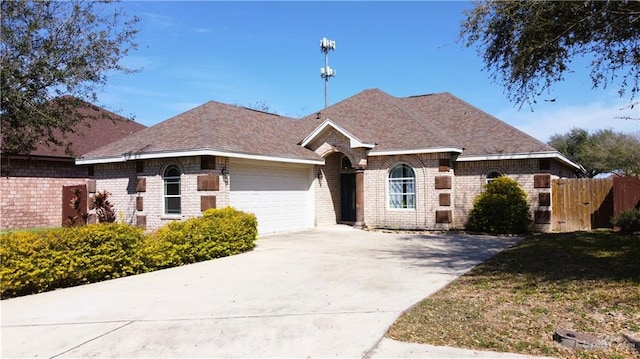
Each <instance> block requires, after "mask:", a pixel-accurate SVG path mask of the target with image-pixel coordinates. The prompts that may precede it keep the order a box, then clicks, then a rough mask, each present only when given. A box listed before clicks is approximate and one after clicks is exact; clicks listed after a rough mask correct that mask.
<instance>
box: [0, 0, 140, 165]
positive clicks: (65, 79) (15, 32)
mask: <svg viewBox="0 0 640 359" xmlns="http://www.w3.org/2000/svg"><path fill="white" fill-rule="evenodd" d="M0 10H1V20H0V21H1V31H0V36H1V40H2V41H1V43H0V60H1V63H2V74H1V76H0V77H1V80H0V83H1V88H0V91H1V99H2V102H1V108H0V117H1V125H2V153H8V154H28V153H30V152H31V151H33V150H34V148H35V147H36V146H37V144H38V143H39V142H40V143H45V144H48V145H57V146H61V145H65V146H66V148H67V152H69V148H70V147H69V145H70V144H69V143H68V141H66V138H65V136H64V135H65V134H67V133H70V132H73V131H74V126H75V125H77V124H78V123H82V122H83V121H84V119H83V117H82V116H81V115H80V114H79V113H77V112H76V111H74V110H75V108H77V107H78V106H82V105H86V102H95V101H96V100H97V95H96V91H97V90H98V89H99V88H100V87H101V86H103V85H104V84H105V83H106V79H107V75H108V74H110V73H112V72H114V71H118V72H125V73H128V72H131V71H132V70H130V69H128V68H126V67H125V66H123V65H122V64H121V63H120V62H119V61H120V59H122V58H123V57H124V56H126V55H127V53H128V52H130V51H131V50H134V49H135V48H136V44H135V43H134V42H133V40H134V37H135V35H136V33H137V30H136V29H135V25H136V24H137V22H138V19H137V18H136V17H133V18H128V17H127V16H126V14H125V13H124V11H123V9H121V8H116V7H114V4H112V3H111V2H110V1H106V2H105V1H101V2H94V1H82V0H72V1H24V0H20V1H1V2H0ZM63 95H64V96H63ZM53 99H55V101H52V100H53ZM65 141H66V142H65Z"/></svg>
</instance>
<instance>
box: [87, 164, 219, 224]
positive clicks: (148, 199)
mask: <svg viewBox="0 0 640 359" xmlns="http://www.w3.org/2000/svg"><path fill="white" fill-rule="evenodd" d="M215 161H216V165H215V169H201V159H200V157H199V156H196V157H182V158H177V159H153V160H144V161H137V162H136V161H128V162H123V163H112V164H99V165H96V168H95V179H96V189H97V190H98V191H103V190H106V191H108V192H110V193H111V203H112V204H113V205H114V208H115V209H116V212H117V213H118V218H119V220H123V221H124V222H126V223H129V224H132V225H136V224H139V223H138V222H142V221H143V220H144V223H145V227H146V228H147V229H148V230H153V229H157V228H160V227H162V226H164V225H165V224H167V223H169V222H170V221H174V220H180V219H185V218H189V217H196V216H200V215H201V214H202V211H201V204H202V203H201V197H203V196H205V197H211V196H215V197H216V200H215V201H216V207H218V208H219V207H223V206H227V205H228V204H229V193H228V184H227V183H225V181H224V180H223V177H222V176H221V174H220V171H221V169H222V167H223V165H225V164H227V162H226V159H225V158H222V157H217V158H216V159H215ZM169 165H176V166H177V167H178V168H179V169H180V172H181V176H180V190H181V212H182V213H181V214H179V215H165V214H164V181H163V179H162V175H163V172H164V170H165V169H166V168H167V167H168V166H169ZM137 170H141V171H140V172H137ZM230 170H231V169H230ZM207 174H213V175H216V176H219V190H217V191H211V190H201V191H198V176H202V175H207ZM139 179H144V188H140V187H139ZM141 189H143V190H141ZM139 198H141V199H139ZM139 208H141V210H139Z"/></svg>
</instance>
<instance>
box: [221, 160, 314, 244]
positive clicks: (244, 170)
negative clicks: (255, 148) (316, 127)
mask: <svg viewBox="0 0 640 359" xmlns="http://www.w3.org/2000/svg"><path fill="white" fill-rule="evenodd" d="M232 169H233V170H232V175H231V181H230V201H231V205H232V206H234V207H235V208H237V209H240V210H243V211H246V212H249V213H254V214H255V215H256V217H257V219H258V232H259V233H270V232H282V231H291V230H298V229H305V228H311V227H313V207H312V205H313V203H312V198H313V197H312V196H311V192H310V190H311V179H310V176H311V174H310V171H311V170H310V168H308V167H303V168H291V167H276V166H247V165H234V166H232Z"/></svg>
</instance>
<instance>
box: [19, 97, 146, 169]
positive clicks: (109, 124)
mask: <svg viewBox="0 0 640 359" xmlns="http://www.w3.org/2000/svg"><path fill="white" fill-rule="evenodd" d="M81 103H84V105H81V106H79V107H78V108H76V109H74V111H76V112H77V113H79V114H80V116H82V117H83V118H84V121H85V123H78V124H76V125H75V126H74V128H73V130H74V132H73V133H67V134H66V139H65V141H67V142H70V143H71V151H72V152H73V156H79V155H81V154H83V153H86V152H89V151H92V150H95V149H98V148H100V147H102V146H105V145H107V144H109V143H111V142H113V141H116V140H119V139H121V138H124V137H126V136H129V135H131V134H132V133H135V132H137V131H140V130H142V129H144V128H146V126H145V125H143V124H140V123H137V122H135V121H133V120H130V119H128V118H126V117H123V116H120V115H118V114H116V113H114V112H111V111H108V110H105V109H104V108H101V107H98V106H95V105H92V104H89V103H85V102H83V101H82V102H81ZM30 155H31V156H42V157H64V158H70V157H72V156H70V155H69V154H66V153H65V147H64V146H57V145H50V144H45V143H42V142H41V143H39V145H38V147H36V149H35V150H34V151H32V152H31V153H30Z"/></svg>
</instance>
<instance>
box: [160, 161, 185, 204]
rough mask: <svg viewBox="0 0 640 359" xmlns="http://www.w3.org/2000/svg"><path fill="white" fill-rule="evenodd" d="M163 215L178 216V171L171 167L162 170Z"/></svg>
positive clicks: (176, 168)
mask: <svg viewBox="0 0 640 359" xmlns="http://www.w3.org/2000/svg"><path fill="white" fill-rule="evenodd" d="M162 179H163V180H164V214H180V213H181V206H180V169H178V167H176V166H174V165H171V166H169V167H167V168H166V169H165V170H164V174H163V176H162Z"/></svg>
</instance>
